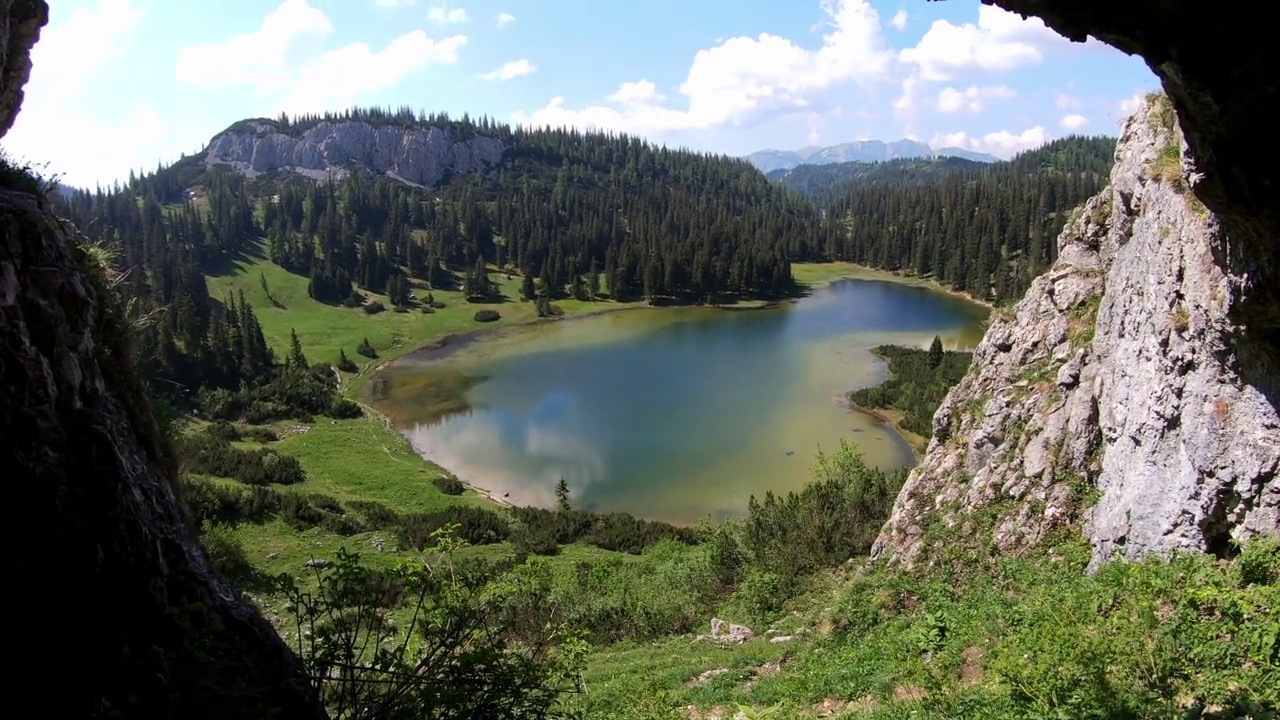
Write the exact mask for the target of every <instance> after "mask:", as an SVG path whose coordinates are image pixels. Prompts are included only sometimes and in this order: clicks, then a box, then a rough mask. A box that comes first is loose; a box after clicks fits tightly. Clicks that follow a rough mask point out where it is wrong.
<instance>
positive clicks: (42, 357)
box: [0, 0, 321, 718]
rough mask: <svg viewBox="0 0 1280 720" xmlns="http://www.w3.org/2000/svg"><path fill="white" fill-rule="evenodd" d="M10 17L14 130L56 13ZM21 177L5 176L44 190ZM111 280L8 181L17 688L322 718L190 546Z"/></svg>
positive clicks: (2, 309) (7, 442) (1, 260)
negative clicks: (41, 41) (32, 55)
mask: <svg viewBox="0 0 1280 720" xmlns="http://www.w3.org/2000/svg"><path fill="white" fill-rule="evenodd" d="M0 11H3V12H4V16H5V18H7V25H6V27H4V28H3V30H4V31H5V32H4V37H5V43H4V45H3V47H2V48H0V55H2V56H3V62H4V74H3V78H0V127H7V126H8V124H9V123H10V122H11V121H12V118H13V116H14V115H15V114H16V112H17V105H18V103H19V102H20V100H21V95H22V93H21V84H22V82H25V80H26V74H27V69H28V68H29V67H30V62H29V60H28V59H27V58H28V53H29V52H30V49H31V46H32V44H34V43H35V41H36V39H37V37H38V33H39V28H40V27H41V25H43V24H44V22H45V19H46V18H47V16H48V8H47V7H46V6H45V4H44V2H42V1H41V0H0ZM11 83H14V84H11ZM21 174H22V172H21V171H20V170H17V169H14V168H6V169H5V172H4V173H3V174H0V178H3V180H4V183H3V184H6V185H15V186H20V187H24V188H26V189H32V188H33V187H34V186H35V185H36V183H35V182H34V179H33V178H21V177H20V176H21ZM109 282H110V280H109V271H108V270H107V269H106V268H105V267H104V266H103V265H102V264H101V263H100V262H99V261H98V260H95V255H94V253H92V252H90V251H89V250H88V248H87V245H86V243H85V241H84V239H83V238H82V237H80V236H79V234H78V233H77V231H76V230H75V228H73V227H70V226H69V225H67V224H66V223H64V222H63V221H61V220H59V219H58V218H56V217H54V216H53V215H52V214H50V212H49V211H48V209H47V207H46V206H45V200H44V198H41V197H37V196H36V195H33V194H29V193H25V192H22V191H20V190H18V189H15V188H13V187H0V444H2V445H3V448H4V452H3V471H0V497H3V498H4V503H5V508H6V510H7V517H6V519H5V522H4V523H3V546H4V547H5V548H6V550H7V551H8V557H7V559H6V564H5V576H4V585H5V592H4V593H3V595H4V600H3V604H2V606H0V607H2V608H3V612H2V615H3V617H4V618H5V620H6V622H7V624H8V631H9V632H8V647H9V654H10V656H11V662H10V663H9V667H10V670H8V671H7V674H6V678H5V680H6V685H7V687H9V688H11V693H10V694H11V696H12V697H14V698H16V697H17V696H19V695H21V696H22V699H23V700H24V701H25V703H26V704H27V705H29V706H32V705H33V706H36V707H39V708H40V714H42V715H48V716H51V717H68V718H71V717H104V718H105V717H175V718H176V717H181V718H212V717H217V718H229V717H243V718H261V717H279V718H315V717H318V716H320V715H321V713H320V712H319V711H318V710H317V703H316V702H315V701H314V699H313V698H312V697H311V696H310V693H309V692H308V690H307V687H306V684H305V681H304V680H303V678H302V674H301V668H300V666H299V664H298V662H297V660H296V659H295V658H294V657H293V655H292V654H291V653H290V652H289V650H288V649H287V648H286V647H285V645H284V643H283V642H282V641H281V640H280V638H279V637H278V636H277V635H276V633H275V631H274V630H273V629H272V628H271V626H270V625H269V624H268V623H267V622H266V621H265V620H264V619H263V618H262V617H260V616H259V615H258V614H257V612H256V611H255V610H254V609H253V608H251V607H249V606H248V605H246V604H244V603H242V602H241V601H240V600H239V598H238V597H237V595H236V594H235V593H233V592H232V591H231V590H229V589H228V588H227V587H226V586H225V585H223V583H222V582H221V581H219V579H218V578H217V577H216V576H215V575H214V573H213V572H212V570H211V569H210V567H209V564H208V562H207V560H206V558H205V554H204V551H203V550H202V549H201V548H200V546H199V544H198V543H197V542H196V541H195V540H194V539H193V537H192V531H191V530H190V528H189V527H188V525H187V523H186V522H185V519H184V517H183V512H182V507H181V504H180V503H179V502H178V499H177V497H176V493H175V489H174V484H173V477H174V472H173V463H172V461H171V455H170V453H169V451H168V449H167V447H168V446H167V443H166V442H165V440H164V437H163V433H162V432H161V430H160V429H159V428H158V427H157V424H156V422H155V421H154V419H153V416H152V413H151V409H150V407H149V405H148V402H147V399H146V396H145V394H144V393H143V392H142V388H141V387H140V385H139V381H138V379H137V377H136V375H135V372H134V370H133V365H132V359H131V356H130V342H129V337H130V333H129V323H128V322H127V320H126V319H125V317H124V315H123V313H122V312H121V309H120V308H119V306H118V303H117V302H116V301H115V300H114V299H113V296H112V293H111V292H110V289H109V287H108V284H109Z"/></svg>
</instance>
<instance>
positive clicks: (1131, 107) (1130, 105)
mask: <svg viewBox="0 0 1280 720" xmlns="http://www.w3.org/2000/svg"><path fill="white" fill-rule="evenodd" d="M1145 97H1146V93H1143V92H1136V93H1134V94H1133V96H1132V97H1129V98H1125V99H1124V100H1121V101H1120V117H1121V119H1124V118H1127V117H1129V116H1130V115H1132V114H1134V113H1136V112H1138V108H1140V107H1142V100H1143V98H1145Z"/></svg>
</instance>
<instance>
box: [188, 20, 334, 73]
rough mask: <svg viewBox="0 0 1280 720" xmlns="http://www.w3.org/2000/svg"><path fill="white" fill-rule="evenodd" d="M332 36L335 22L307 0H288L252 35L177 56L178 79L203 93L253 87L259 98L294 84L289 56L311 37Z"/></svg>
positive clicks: (191, 48)
mask: <svg viewBox="0 0 1280 720" xmlns="http://www.w3.org/2000/svg"><path fill="white" fill-rule="evenodd" d="M331 32H333V23H331V22H329V18H328V17H327V16H326V15H325V14H324V13H323V12H322V11H321V10H320V9H318V8H314V7H311V5H310V3H309V1H308V0H284V2H282V3H280V6H279V7H277V8H276V9H275V10H272V11H271V12H269V13H267V16H266V17H265V18H264V19H263V21H262V25H261V27H259V28H258V29H257V30H255V31H254V32H250V33H241V34H239V35H233V36H231V37H229V38H227V39H226V40H224V41H222V42H220V43H201V44H199V45H189V46H187V47H184V48H182V49H181V50H179V51H178V64H177V80H178V82H180V83H184V84H188V85H194V86H196V87H198V88H201V89H204V90H216V89H218V88H222V87H231V86H236V85H252V86H253V87H254V89H255V90H256V91H257V92H258V94H259V95H260V96H261V95H269V94H272V93H275V92H279V91H281V90H283V89H284V88H285V87H286V86H288V84H289V82H290V80H291V79H292V71H291V68H290V67H289V63H288V62H287V60H286V56H287V54H288V53H289V51H290V50H292V49H293V48H294V47H295V45H296V44H297V43H298V42H299V41H300V40H303V39H305V38H308V37H317V38H319V37H324V36H327V35H329V34H330V33H331Z"/></svg>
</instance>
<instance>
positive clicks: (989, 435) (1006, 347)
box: [872, 98, 1280, 565]
mask: <svg viewBox="0 0 1280 720" xmlns="http://www.w3.org/2000/svg"><path fill="white" fill-rule="evenodd" d="M1172 118H1173V113H1172V111H1171V109H1170V108H1169V105H1168V101H1167V100H1166V99H1164V98H1159V99H1156V100H1148V102H1147V104H1146V106H1145V107H1144V108H1143V109H1142V110H1140V111H1139V112H1138V113H1137V114H1135V115H1134V117H1132V118H1130V119H1129V120H1128V122H1127V124H1126V126H1125V128H1124V132H1123V134H1122V137H1121V141H1120V144H1119V146H1118V147H1117V149H1116V163H1115V167H1114V169H1113V170H1112V174H1111V185H1110V186H1109V187H1108V188H1107V189H1105V190H1104V191H1103V192H1102V193H1100V194H1099V195H1098V196H1096V197H1094V198H1092V199H1091V200H1090V201H1089V202H1088V203H1087V204H1086V205H1085V207H1084V208H1083V209H1082V211H1081V212H1080V214H1079V216H1078V217H1076V218H1074V219H1073V220H1071V221H1070V222H1068V224H1067V226H1066V227H1065V228H1064V230H1063V232H1062V235H1061V236H1060V237H1059V240H1058V245H1059V257H1058V260H1057V262H1056V263H1055V264H1054V266H1053V267H1052V268H1051V269H1050V270H1049V271H1048V272H1047V273H1045V274H1044V275H1043V276H1041V277H1040V278H1038V279H1036V281H1035V282H1034V283H1032V286H1031V288H1030V289H1029V290H1028V291H1027V294H1026V296H1025V297H1024V298H1023V299H1022V301H1021V302H1020V303H1019V304H1018V305H1017V307H1016V308H1015V309H1014V310H1013V311H1012V312H1011V313H1007V314H1001V315H997V317H995V318H994V320H993V322H992V325H991V327H990V329H989V330H988V332H987V335H986V337H985V338H984V339H983V341H982V343H981V345H980V346H979V347H978V349H977V351H976V352H975V354H974V359H973V365H972V367H971V369H970V371H969V373H968V374H967V375H966V377H965V378H964V379H963V380H962V381H961V383H960V384H959V385H957V386H956V387H955V388H954V389H953V390H952V392H951V393H950V394H949V395H948V396H947V398H946V400H945V401H944V402H943V404H942V406H941V407H940V408H939V410H938V413H937V414H936V415H935V417H934V422H933V425H934V432H933V438H932V440H931V441H930V445H929V449H928V452H927V454H926V456H925V458H924V460H923V461H922V462H921V464H920V465H919V466H918V467H917V468H915V469H914V470H913V471H912V473H911V475H910V477H909V479H908V480H907V483H906V485H905V486H904V488H903V490H902V493H901V494H900V495H899V497H898V499H897V502H896V504H895V507H894V511H893V514H892V516H891V517H890V519H889V521H888V523H887V524H886V525H885V527H884V529H883V530H882V531H881V534H880V537H879V538H878V539H877V541H876V544H875V547H874V548H873V551H872V553H873V556H875V557H885V556H891V557H893V558H894V559H895V560H897V561H900V562H904V563H907V564H910V563H912V562H914V561H915V560H916V559H917V557H918V556H919V555H920V553H921V550H922V549H924V542H923V537H924V535H925V529H926V528H927V527H928V526H930V525H931V524H933V523H938V522H940V523H942V524H943V527H945V528H949V529H950V532H952V533H957V534H963V533H970V532H976V531H982V532H989V533H990V537H989V538H980V539H979V540H982V541H989V542H990V543H992V544H994V545H995V546H997V547H998V548H1000V549H1001V550H1005V551H1015V550H1017V549H1019V548H1021V547H1026V546H1028V545H1030V544H1033V543H1035V542H1036V541H1038V540H1040V539H1042V538H1043V537H1045V536H1046V535H1047V534H1048V533H1050V532H1052V531H1053V530H1055V529H1057V528H1062V527H1066V526H1075V525H1079V526H1080V527H1082V528H1083V529H1084V532H1085V535H1086V537H1087V539H1088V540H1089V542H1090V543H1091V544H1092V545H1093V551H1094V564H1095V565H1096V564H1097V563H1098V562H1099V561H1101V560H1103V559H1106V558H1109V557H1111V556H1113V555H1115V554H1120V555H1123V556H1125V557H1131V558H1132V557H1137V556H1140V555H1142V554H1145V553H1149V552H1155V553H1161V554H1167V553H1170V552H1173V551H1177V550H1198V551H1209V552H1223V551H1225V550H1226V549H1227V547H1228V542H1229V540H1230V539H1231V538H1236V539H1244V538H1246V537H1250V536H1253V535H1256V534H1261V533H1275V532H1277V531H1278V530H1280V481H1277V479H1276V475H1277V470H1278V469H1280V416H1278V415H1277V410H1276V407H1275V406H1274V405H1273V404H1272V403H1271V401H1269V400H1268V398H1267V397H1266V395H1265V394H1264V392H1263V391H1262V390H1260V389H1259V385H1261V386H1262V387H1268V386H1272V387H1273V386H1274V383H1275V380H1276V378H1263V379H1262V381H1261V382H1259V378H1258V377H1257V376H1256V375H1252V374H1251V375H1250V376H1249V378H1248V379H1246V378H1244V377H1242V376H1241V374H1240V356H1241V354H1242V353H1245V352H1247V348H1245V347H1243V343H1244V342H1245V341H1243V340H1241V338H1242V337H1245V336H1244V334H1243V333H1242V332H1241V329H1240V328H1239V327H1237V326H1236V325H1235V324H1234V323H1233V320H1232V317H1233V316H1232V310H1233V305H1234V304H1235V303H1237V302H1239V298H1240V296H1241V293H1242V288H1244V287H1245V281H1244V280H1243V279H1242V278H1240V277H1236V276H1234V275H1232V274H1231V272H1230V271H1229V270H1224V268H1223V263H1221V262H1219V261H1218V260H1217V259H1216V258H1218V257H1220V256H1221V255H1222V254H1223V253H1224V251H1225V250H1226V249H1227V248H1229V247H1230V243H1229V238H1227V237H1226V235H1225V233H1224V231H1223V229H1222V227H1221V226H1220V225H1219V223H1218V221H1217V219H1216V218H1215V217H1213V216H1212V214H1211V213H1209V212H1208V211H1207V210H1206V209H1205V208H1204V206H1203V205H1201V204H1200V203H1199V202H1198V201H1196V200H1195V198H1194V197H1193V196H1192V195H1191V194H1190V193H1189V191H1188V190H1187V189H1186V187H1185V184H1186V180H1185V179H1184V178H1185V177H1186V176H1187V173H1186V172H1185V171H1186V169H1187V168H1185V167H1179V166H1178V164H1177V163H1178V162H1179V161H1178V160H1177V159H1176V158H1180V157H1185V146H1184V145H1182V139H1181V135H1180V133H1179V132H1178V130H1177V128H1176V127H1175V125H1174V123H1173V121H1172ZM1182 162H1184V163H1185V162H1186V161H1185V160H1184V161H1182ZM983 507H986V508H988V510H989V511H990V513H989V514H993V515H994V517H995V518H996V519H995V522H994V523H993V524H992V525H991V526H990V527H985V526H984V527H982V528H979V527H978V526H977V524H976V523H974V522H973V517H974V514H975V513H974V511H975V509H977V508H983Z"/></svg>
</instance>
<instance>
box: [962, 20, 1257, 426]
mask: <svg viewBox="0 0 1280 720" xmlns="http://www.w3.org/2000/svg"><path fill="white" fill-rule="evenodd" d="M982 1H983V2H984V3H986V4H989V5H991V4H993V5H998V6H1000V7H1003V8H1005V9H1006V10H1010V11H1013V12H1017V13H1020V14H1022V15H1023V16H1027V15H1035V16H1038V17H1040V18H1041V19H1043V20H1044V21H1045V23H1046V24H1047V25H1048V26H1049V27H1051V28H1053V29H1054V30H1056V31H1058V32H1059V33H1061V34H1062V35H1064V36H1066V37H1068V38H1070V39H1072V40H1075V41H1081V42H1082V41H1084V40H1085V39H1086V38H1087V37H1089V36H1093V37H1095V38H1097V39H1099V40H1102V41H1103V42H1106V43H1108V44H1110V45H1112V46H1114V47H1117V48H1119V49H1121V50H1123V51H1125V52H1127V53H1131V54H1138V55H1141V56H1142V57H1143V58H1144V59H1145V60H1146V62H1147V65H1148V66H1149V67H1150V68H1151V70H1152V71H1153V72H1154V73H1155V74H1156V75H1157V76H1158V77H1159V78H1160V80H1161V83H1162V84H1163V86H1164V90H1165V92H1166V93H1167V94H1168V96H1169V97H1170V98H1171V99H1172V100H1173V106H1174V109H1175V110H1176V111H1177V115H1178V121H1179V123H1180V125H1181V128H1182V130H1183V132H1184V134H1185V136H1186V140H1187V145H1188V146H1189V148H1190V151H1191V152H1190V155H1191V157H1192V158H1193V162H1194V165H1195V169H1196V173H1197V177H1196V178H1195V180H1196V182H1195V184H1194V187H1193V190H1194V192H1195V194H1196V196H1197V197H1199V198H1200V200H1201V201H1202V202H1203V203H1204V204H1205V205H1206V206H1207V207H1208V208H1209V209H1210V210H1212V211H1213V212H1214V214H1215V215H1216V216H1217V217H1218V218H1219V219H1220V221H1221V223H1222V225H1223V228H1224V229H1225V230H1226V236H1227V240H1226V241H1225V242H1223V243H1221V244H1220V245H1219V246H1218V247H1216V248H1214V256H1215V261H1216V262H1217V263H1218V264H1220V265H1222V266H1223V267H1226V268H1228V269H1229V271H1230V273H1231V274H1232V275H1233V276H1234V277H1237V278H1239V279H1240V281H1241V282H1242V283H1243V286H1242V287H1241V290H1240V294H1239V298H1238V300H1237V302H1235V303H1234V304H1233V307H1232V315H1233V317H1234V318H1235V319H1236V320H1237V323H1238V325H1239V331H1238V335H1237V338H1238V339H1239V342H1238V344H1237V345H1238V347H1237V352H1238V355H1239V363H1240V371H1241V372H1242V373H1243V374H1244V375H1246V376H1248V377H1250V378H1251V380H1252V382H1253V383H1254V384H1255V385H1257V386H1258V387H1260V388H1262V389H1264V390H1265V392H1267V394H1268V395H1269V396H1270V397H1271V398H1272V402H1273V403H1275V402H1280V387H1277V385H1275V384H1274V381H1275V374H1276V370H1275V369H1276V368H1277V367H1280V248H1278V247H1277V242H1278V240H1280V203H1277V202H1276V198H1277V197H1280V145H1277V144H1276V143H1272V142H1264V143H1259V142H1258V138H1265V137H1269V133H1270V132H1271V129H1272V125H1273V119H1274V117H1275V108H1276V107H1280V75H1278V74H1277V73H1276V71H1275V69H1276V67H1277V66H1278V65H1280V47H1277V45H1276V43H1275V41H1274V39H1273V38H1272V37H1271V36H1272V35H1273V33H1272V31H1271V26H1270V24H1269V23H1268V22H1267V19H1266V18H1267V15H1266V13H1265V11H1264V10H1263V9H1261V8H1258V9H1243V10H1242V11H1241V12H1231V13H1226V12H1223V11H1222V8H1221V7H1220V6H1218V5H1216V4H1214V3H1208V2H1203V1H1202V0H1126V2H1112V1H1111V0H982Z"/></svg>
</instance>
